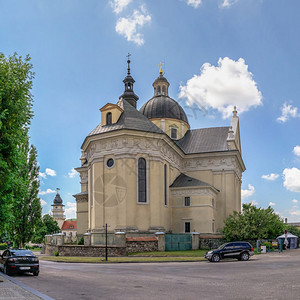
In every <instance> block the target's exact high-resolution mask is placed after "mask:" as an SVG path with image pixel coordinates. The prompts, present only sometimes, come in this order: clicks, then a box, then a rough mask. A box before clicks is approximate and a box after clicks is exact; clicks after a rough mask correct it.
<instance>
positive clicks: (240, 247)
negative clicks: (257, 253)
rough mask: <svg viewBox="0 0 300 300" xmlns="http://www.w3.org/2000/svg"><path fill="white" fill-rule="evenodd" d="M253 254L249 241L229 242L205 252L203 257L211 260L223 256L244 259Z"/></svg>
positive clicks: (214, 260)
mask: <svg viewBox="0 0 300 300" xmlns="http://www.w3.org/2000/svg"><path fill="white" fill-rule="evenodd" d="M253 254H254V251H253V247H252V245H251V244H250V243H248V242H231V243H226V244H223V245H221V246H220V247H219V248H218V249H214V250H210V251H208V252H206V254H205V256H204V257H205V258H206V259H208V260H209V261H212V262H218V261H220V260H221V259H224V258H237V259H238V260H244V261H245V260H248V259H249V258H250V256H251V255H253Z"/></svg>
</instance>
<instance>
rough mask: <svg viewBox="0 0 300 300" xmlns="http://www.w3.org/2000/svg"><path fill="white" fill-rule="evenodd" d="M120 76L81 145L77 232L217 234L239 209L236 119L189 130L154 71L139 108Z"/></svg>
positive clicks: (240, 163)
mask: <svg viewBox="0 0 300 300" xmlns="http://www.w3.org/2000/svg"><path fill="white" fill-rule="evenodd" d="M127 63H128V73H127V76H126V77H125V79H124V80H123V82H124V85H125V90H124V93H123V95H121V96H120V98H119V101H118V102H117V103H116V104H113V103H108V104H106V105H105V106H103V107H102V108H101V109H100V111H101V123H100V124H99V125H98V126H97V127H96V128H95V129H94V130H93V131H92V132H91V133H90V134H89V135H88V136H87V137H86V138H85V140H84V142H83V144H82V155H81V158H80V160H81V166H80V167H78V168H77V169H76V170H77V171H78V172H79V173H80V178H81V182H80V184H81V192H80V193H78V194H76V195H74V197H75V198H76V202H77V234H78V235H79V236H80V235H83V234H84V233H87V232H89V233H90V234H91V240H92V244H97V238H96V236H97V234H99V233H103V232H104V230H105V225H106V224H107V225H108V230H109V231H110V232H126V233H135V234H149V233H155V232H157V231H163V232H166V233H167V232H172V233H187V232H193V231H195V232H200V233H206V234H212V235H213V234H218V233H220V232H221V229H222V227H223V224H224V220H225V218H226V217H227V216H228V215H229V214H231V213H232V212H233V211H234V210H236V211H240V210H241V182H242V173H243V172H244V171H245V166H244V163H243V159H242V153H241V141H240V130H239V118H238V116H237V111H236V109H234V111H233V115H232V118H231V124H230V126H228V127H215V128H201V129H190V125H189V122H188V118H187V116H186V114H185V112H184V110H183V108H182V107H181V106H180V105H179V104H178V102H176V101H175V100H174V99H172V98H170V97H169V94H168V87H169V82H168V81H167V79H166V78H165V77H164V75H163V72H162V69H160V73H159V76H158V78H157V79H156V80H155V81H154V83H153V87H154V95H153V97H152V98H151V99H150V100H149V101H148V102H146V103H145V104H144V105H143V106H142V107H141V109H139V110H138V109H137V102H138V99H139V98H138V96H137V95H136V94H135V93H134V90H133V84H134V82H135V81H134V79H133V78H132V76H131V74H130V61H129V60H128V61H127Z"/></svg>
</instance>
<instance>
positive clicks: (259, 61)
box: [0, 0, 300, 222]
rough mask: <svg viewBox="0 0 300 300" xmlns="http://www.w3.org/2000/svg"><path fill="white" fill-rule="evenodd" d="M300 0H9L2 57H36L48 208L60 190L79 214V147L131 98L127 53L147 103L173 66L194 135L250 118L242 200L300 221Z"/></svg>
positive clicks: (37, 125) (245, 123)
mask: <svg viewBox="0 0 300 300" xmlns="http://www.w3.org/2000/svg"><path fill="white" fill-rule="evenodd" d="M299 9H300V2H299V1H298V0H290V1H279V0H278V1H277V0H164V1H161V0H152V1H146V0H131V1H130V0H114V1H105V0H102V1H100V0H98V1H96V0H89V1H83V0H63V1H61V0H52V1H46V0H45V1H43V0H27V1H22V0H10V1H3V0H0V43H1V47H0V51H1V52H3V53H4V54H5V55H7V56H8V55H11V54H13V53H14V52H17V53H18V54H19V55H23V56H25V55H26V54H29V55H30V56H31V58H32V63H33V65H34V71H35V80H34V86H33V90H32V93H33V95H34V99H35V102H34V107H33V109H34V114H35V116H34V118H33V120H32V125H31V130H30V135H31V142H32V143H33V144H34V145H35V146H36V147H37V149H38V162H39V164H40V168H41V169H40V171H41V188H40V189H41V194H40V197H41V199H42V200H41V201H42V204H43V212H44V213H48V212H49V210H50V205H51V203H52V201H53V199H54V196H55V189H56V188H57V187H59V188H61V192H60V193H61V196H62V198H63V201H64V204H65V205H66V214H67V216H68V217H75V201H74V198H73V197H72V195H73V194H75V193H78V192H79V191H80V184H79V176H78V175H77V174H76V172H74V171H73V168H75V167H78V166H79V165H80V161H79V157H80V153H81V151H80V147H81V144H82V142H83V140H84V138H85V137H86V135H87V134H88V133H89V132H90V131H92V129H94V128H95V127H96V126H97V125H98V124H99V123H100V112H99V109H100V108H101V107H102V106H103V105H105V104H106V103H107V102H112V103H115V102H117V100H118V98H119V96H120V95H121V94H122V93H123V89H124V86H123V83H122V80H123V78H124V77H125V76H126V67H127V65H126V55H127V53H128V52H130V53H131V54H132V56H131V61H132V63H131V70H132V75H133V77H134V79H135V80H136V83H135V86H134V90H135V93H136V94H137V95H138V96H139V98H140V99H139V101H138V107H139V108H140V107H141V106H142V105H143V104H144V103H145V102H146V101H148V100H149V99H150V98H151V97H152V95H153V88H152V83H153V81H154V80H155V78H156V77H157V76H158V70H159V67H158V64H159V63H160V61H163V62H164V68H163V69H164V72H165V77H166V78H167V79H168V81H169V82H170V84H171V85H170V88H169V94H170V96H171V97H172V98H174V99H177V100H178V101H179V102H180V104H181V105H182V106H183V107H184V109H185V110H186V113H187V115H188V118H189V122H190V125H191V127H192V128H205V127H214V126H228V125H229V124H230V118H229V115H230V112H231V110H232V107H233V106H234V105H236V106H237V110H238V111H239V117H240V127H241V139H242V153H243V159H244V162H245V165H246V168H247V170H246V172H245V173H244V174H243V183H242V190H243V191H242V195H243V202H253V203H255V204H256V205H258V206H261V207H264V208H265V207H267V206H268V205H271V206H272V207H273V208H274V210H275V211H276V212H278V213H279V214H280V215H281V216H282V217H287V218H288V221H290V222H292V221H300V209H299V207H298V205H299V203H300V139H299V136H300V134H299V127H300V103H299V88H298V86H299V69H300V59H299V58H300V56H299V53H300V35H299V28H300V18H299Z"/></svg>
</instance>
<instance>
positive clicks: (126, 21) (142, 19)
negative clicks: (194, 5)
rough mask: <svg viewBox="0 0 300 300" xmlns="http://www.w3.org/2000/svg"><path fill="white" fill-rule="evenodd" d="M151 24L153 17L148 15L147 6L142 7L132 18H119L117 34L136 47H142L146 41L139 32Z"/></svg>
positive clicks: (134, 12) (135, 11)
mask: <svg viewBox="0 0 300 300" xmlns="http://www.w3.org/2000/svg"><path fill="white" fill-rule="evenodd" d="M150 22H151V16H150V15H149V14H148V12H147V10H146V8H145V6H141V8H140V10H137V9H135V10H134V11H133V14H132V15H131V16H129V17H127V18H124V17H123V18H119V20H118V21H117V24H116V32H117V33H118V34H120V35H122V36H124V37H125V38H126V39H127V41H129V42H134V43H135V44H136V45H138V46H141V45H143V44H144V42H145V40H144V38H143V35H142V34H141V33H140V32H138V30H140V29H141V28H142V27H143V26H144V25H145V24H147V23H150Z"/></svg>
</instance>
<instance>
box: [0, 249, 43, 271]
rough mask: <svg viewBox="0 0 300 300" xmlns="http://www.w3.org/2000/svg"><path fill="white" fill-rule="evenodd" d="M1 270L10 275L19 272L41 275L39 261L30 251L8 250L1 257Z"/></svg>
mask: <svg viewBox="0 0 300 300" xmlns="http://www.w3.org/2000/svg"><path fill="white" fill-rule="evenodd" d="M0 269H1V271H2V272H3V273H5V274H7V275H9V274H13V273H19V272H30V273H32V274H33V275H34V276H38V275H39V271H40V270H39V260H38V258H37V257H36V256H35V255H34V254H33V253H32V252H31V251H30V250H25V249H7V250H5V251H4V252H3V254H2V255H1V256H0Z"/></svg>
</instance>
